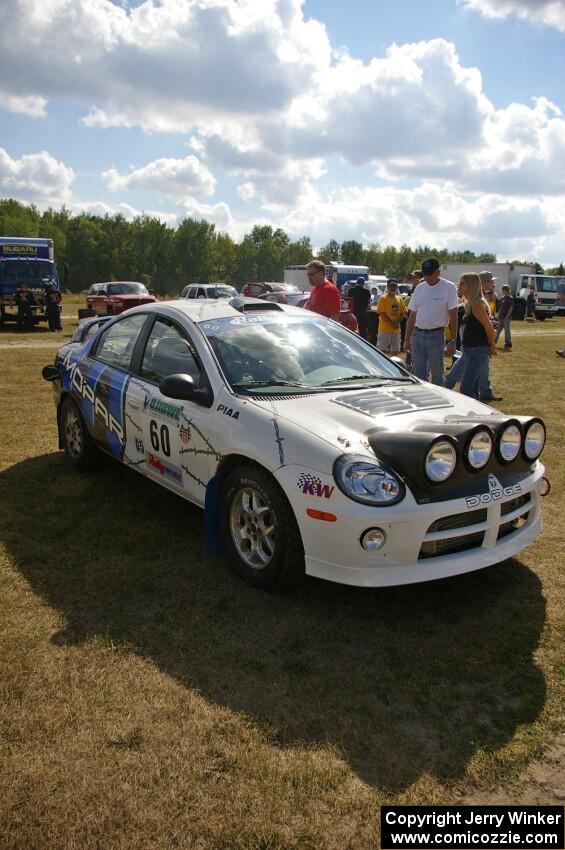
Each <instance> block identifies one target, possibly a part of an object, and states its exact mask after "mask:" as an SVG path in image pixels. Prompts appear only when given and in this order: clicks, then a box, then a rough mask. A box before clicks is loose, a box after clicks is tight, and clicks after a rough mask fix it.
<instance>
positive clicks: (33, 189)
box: [0, 148, 75, 204]
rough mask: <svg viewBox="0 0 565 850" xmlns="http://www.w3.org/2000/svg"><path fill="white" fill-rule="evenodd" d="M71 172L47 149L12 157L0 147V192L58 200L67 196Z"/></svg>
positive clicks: (42, 200)
mask: <svg viewBox="0 0 565 850" xmlns="http://www.w3.org/2000/svg"><path fill="white" fill-rule="evenodd" d="M74 179H75V173H74V171H73V169H72V168H68V167H67V166H66V165H64V164H63V163H62V162H59V161H58V160H56V159H55V158H54V157H52V156H51V154H49V153H47V151H40V152H39V153H34V154H26V155H25V156H22V157H20V159H12V157H11V156H10V155H9V154H8V152H7V151H6V150H4V148H0V192H1V193H2V194H3V195H5V196H7V197H10V198H16V199H18V200H20V201H31V202H34V203H35V202H39V203H53V204H62V203H64V202H65V201H66V200H68V198H69V197H70V189H71V184H72V182H73V180H74Z"/></svg>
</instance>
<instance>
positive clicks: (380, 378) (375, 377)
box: [322, 375, 414, 387]
mask: <svg viewBox="0 0 565 850" xmlns="http://www.w3.org/2000/svg"><path fill="white" fill-rule="evenodd" d="M369 379H370V380H372V381H378V383H379V384H384V383H388V382H389V381H394V383H398V382H399V381H400V382H402V383H409V384H413V383H414V378H409V377H404V375H399V377H398V378H392V377H388V376H386V375H348V376H347V377H343V378H334V379H333V380H331V381H324V383H323V384H322V386H323V387H329V386H333V385H334V384H344V383H346V382H347V381H361V380H369Z"/></svg>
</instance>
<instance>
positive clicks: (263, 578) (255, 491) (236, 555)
mask: <svg viewBox="0 0 565 850" xmlns="http://www.w3.org/2000/svg"><path fill="white" fill-rule="evenodd" d="M221 526H222V537H223V541H224V545H225V548H226V551H227V552H228V553H229V556H230V561H231V564H232V567H233V569H234V570H235V572H236V573H237V574H238V575H239V576H241V578H243V579H245V581H247V582H248V583H249V584H251V585H253V586H254V587H260V588H263V589H267V588H273V587H277V588H280V587H283V586H285V585H288V584H290V583H292V582H294V581H296V580H298V579H299V578H300V577H301V576H303V575H304V548H303V545H302V539H301V537H300V532H299V530H298V525H297V523H296V518H295V516H294V513H293V512H292V508H291V507H290V504H289V502H288V500H287V498H286V496H285V495H284V493H283V492H282V490H281V488H280V487H279V485H278V484H277V483H276V481H275V480H274V479H273V478H272V477H271V476H270V475H269V474H268V473H266V472H265V471H264V470H262V469H260V468H259V467H257V466H254V465H249V466H243V467H240V468H239V469H236V470H234V471H233V472H232V473H231V474H230V475H229V476H228V478H227V480H226V482H225V486H224V491H223V495H222V510H221Z"/></svg>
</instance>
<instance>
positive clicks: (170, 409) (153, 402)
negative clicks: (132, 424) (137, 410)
mask: <svg viewBox="0 0 565 850" xmlns="http://www.w3.org/2000/svg"><path fill="white" fill-rule="evenodd" d="M146 406H147V407H149V409H150V410H151V412H152V413H153V415H154V416H158V417H159V418H160V419H166V420H167V421H169V422H178V421H179V419H180V416H181V413H182V407H179V406H178V405H177V404H170V402H168V401H162V400H161V399H160V398H152V399H150V401H149V403H148V404H147V405H146Z"/></svg>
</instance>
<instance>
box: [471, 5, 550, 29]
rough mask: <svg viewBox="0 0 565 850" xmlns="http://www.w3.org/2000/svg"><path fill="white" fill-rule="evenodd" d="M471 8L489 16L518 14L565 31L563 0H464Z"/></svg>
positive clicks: (504, 16) (520, 16) (498, 16)
mask: <svg viewBox="0 0 565 850" xmlns="http://www.w3.org/2000/svg"><path fill="white" fill-rule="evenodd" d="M462 2H463V3H464V4H465V6H467V8H469V9H473V10H474V11H476V12H480V13H481V14H482V15H485V16H486V17H487V18H506V17H507V16H508V15H517V16H518V17H519V18H524V19H525V20H528V21H532V23H535V24H545V25H546V26H548V27H556V28H557V29H558V30H561V32H565V3H563V0H462Z"/></svg>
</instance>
